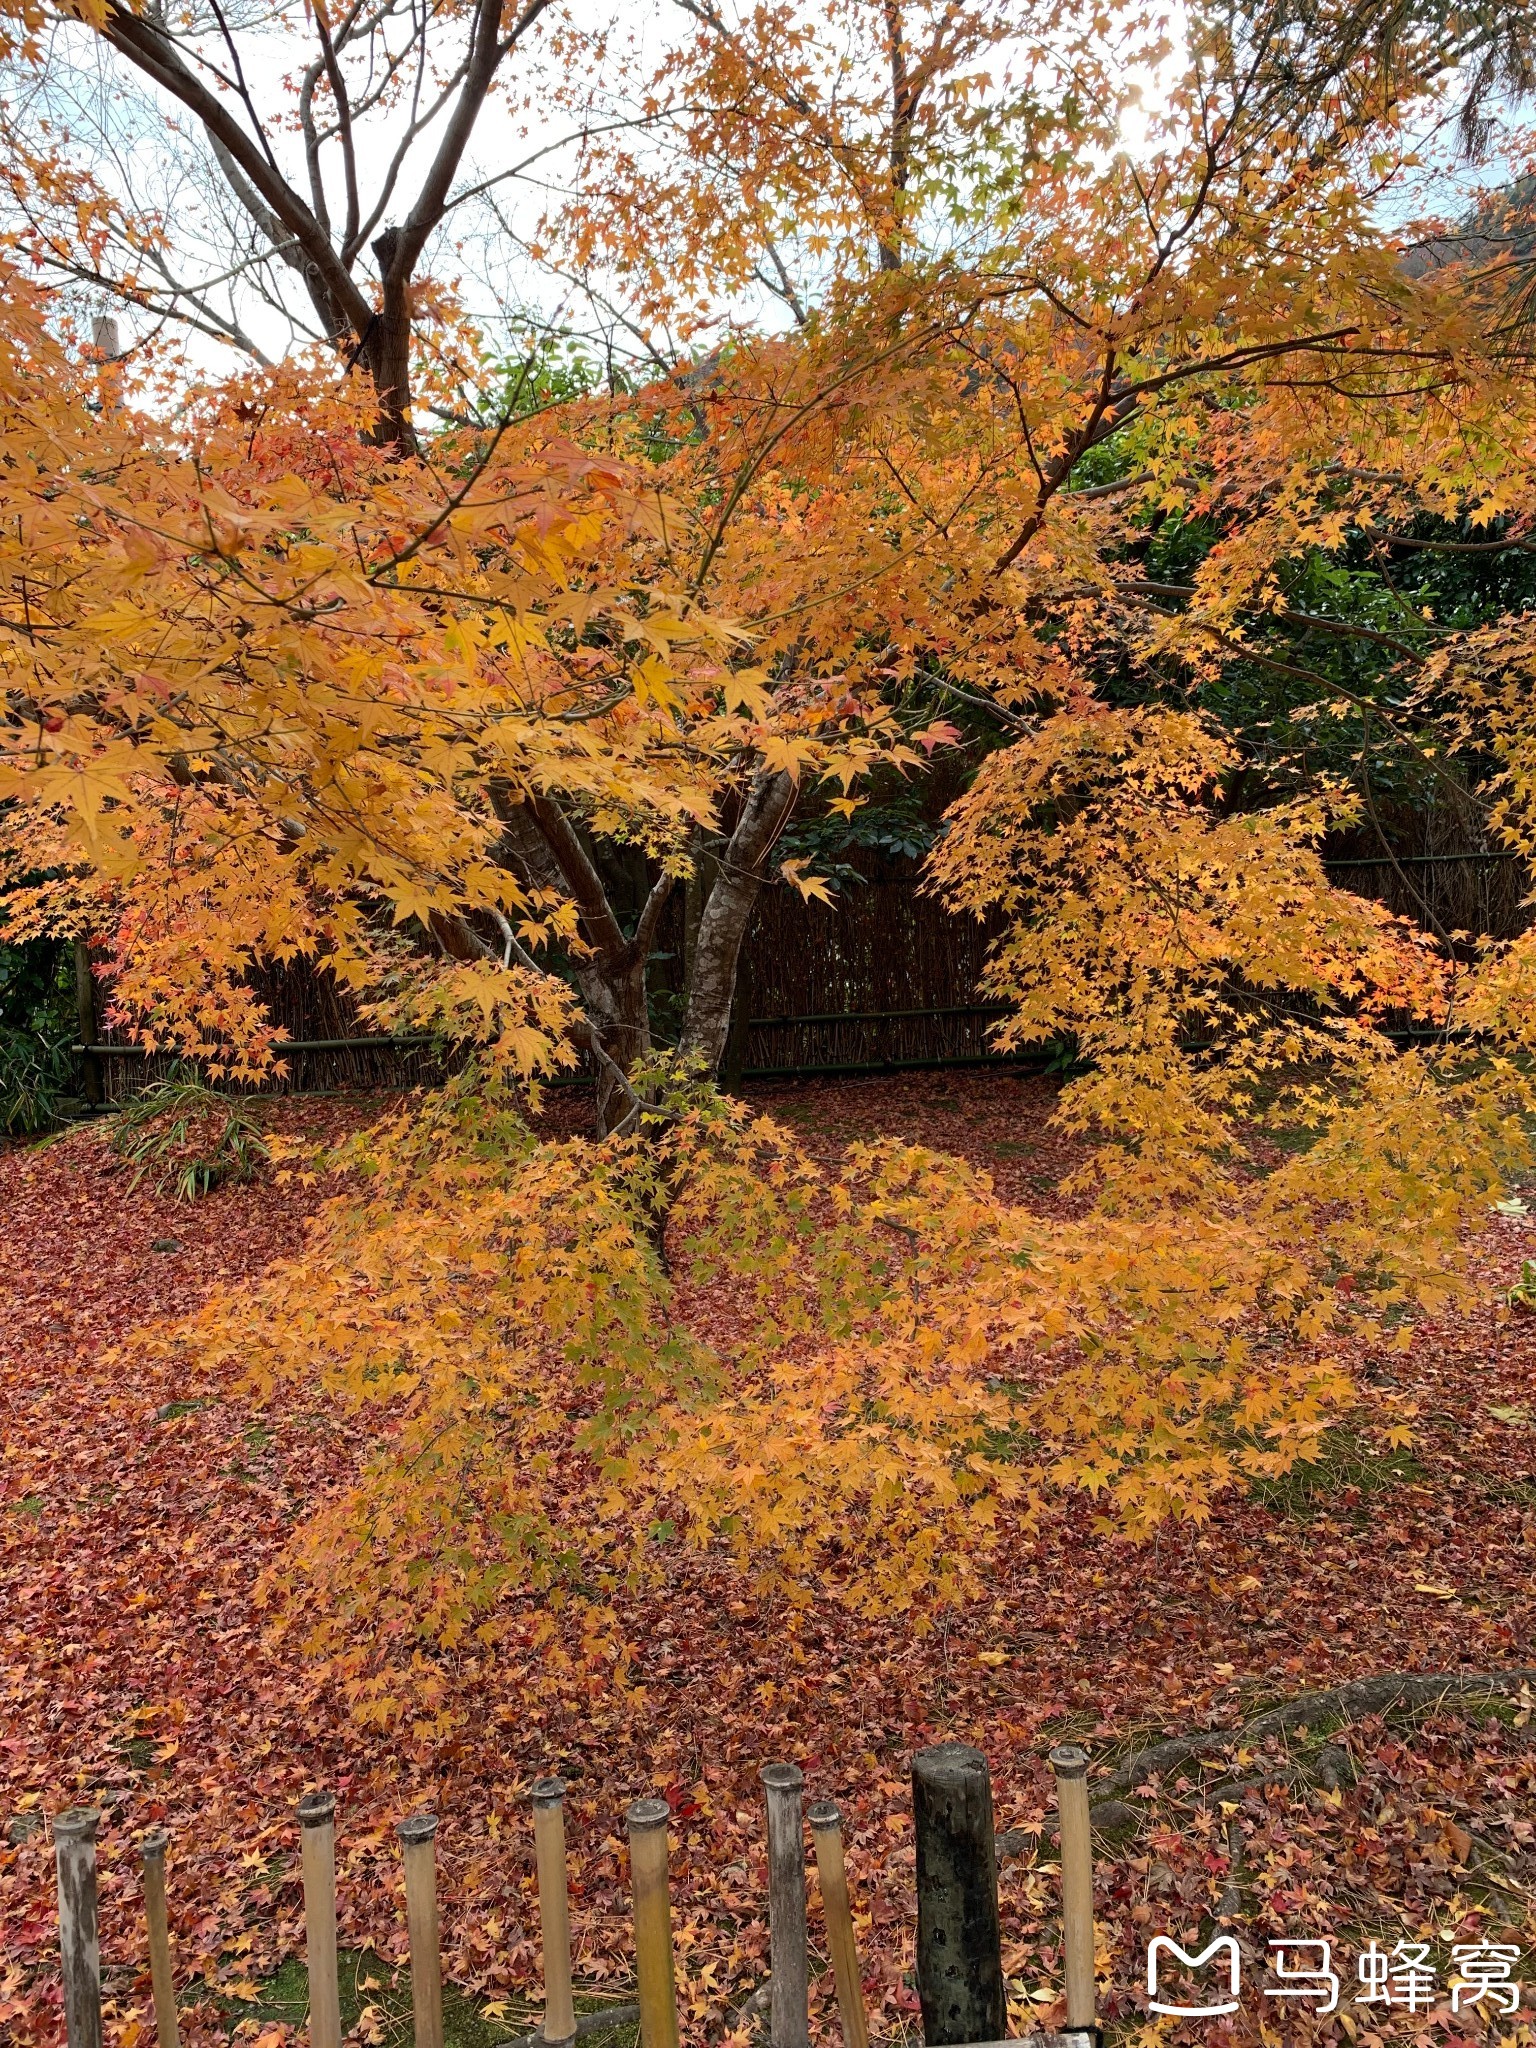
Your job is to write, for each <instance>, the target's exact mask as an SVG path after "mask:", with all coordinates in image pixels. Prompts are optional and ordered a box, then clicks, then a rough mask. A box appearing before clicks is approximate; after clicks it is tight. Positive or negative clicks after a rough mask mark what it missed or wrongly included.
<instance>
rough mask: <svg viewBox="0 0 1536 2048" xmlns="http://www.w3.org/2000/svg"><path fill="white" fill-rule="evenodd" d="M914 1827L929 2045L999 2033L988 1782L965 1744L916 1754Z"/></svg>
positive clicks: (921, 1986)
mask: <svg viewBox="0 0 1536 2048" xmlns="http://www.w3.org/2000/svg"><path fill="white" fill-rule="evenodd" d="M912 1818H913V1823H914V1827H915V1831H916V1835H917V1988H918V1995H919V1997H920V1998H921V2000H922V2006H923V2039H924V2040H925V2041H926V2042H927V2043H928V2048H943V2044H948V2043H953V2042H959V2041H1001V2040H1002V2038H1003V2036H1004V2035H1005V2033H1006V2032H1007V2030H1008V2007H1007V2003H1006V2000H1005V1999H1004V1996H1003V1937H1002V1928H1001V1925H1000V1922H999V1919H998V1911H997V1847H996V1842H995V1840H994V1837H993V1832H992V1780H991V1776H990V1774H989V1773H988V1770H987V1760H986V1758H985V1757H984V1756H983V1755H982V1753H981V1751H980V1750H979V1749H972V1748H971V1747H970V1746H969V1745H968V1744H966V1743H963V1742H944V1743H940V1744H939V1745H938V1747H937V1748H935V1749H924V1750H919V1752H918V1753H917V1755H916V1756H915V1757H914V1758H913V1759H912Z"/></svg>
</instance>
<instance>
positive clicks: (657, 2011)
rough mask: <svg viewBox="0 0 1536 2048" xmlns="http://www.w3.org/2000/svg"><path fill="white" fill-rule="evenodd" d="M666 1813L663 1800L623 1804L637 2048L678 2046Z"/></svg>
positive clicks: (665, 1804) (668, 1814)
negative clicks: (637, 1994) (626, 1817)
mask: <svg viewBox="0 0 1536 2048" xmlns="http://www.w3.org/2000/svg"><path fill="white" fill-rule="evenodd" d="M670 1817H671V1809H670V1808H669V1807H668V1805H667V1802H666V1801H665V1799H637V1800H636V1801H635V1803H634V1805H633V1806H632V1807H631V1808H630V1809H629V1882H630V1889H631V1891H632V1893H633V1896H634V1905H635V1975H636V1977H637V1978H638V1980H639V1985H640V2041H641V2048H678V2040H677V1979H676V1976H675V1975H674V1972H673V1965H672V1903H671V1900H670V1898H669V1896H668V1893H667V1822H668V1820H669V1819H670Z"/></svg>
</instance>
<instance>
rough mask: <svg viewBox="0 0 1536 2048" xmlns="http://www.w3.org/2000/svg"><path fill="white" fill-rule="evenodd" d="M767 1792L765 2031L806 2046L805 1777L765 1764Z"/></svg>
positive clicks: (778, 2042)
mask: <svg viewBox="0 0 1536 2048" xmlns="http://www.w3.org/2000/svg"><path fill="white" fill-rule="evenodd" d="M759 1776H760V1777H761V1778H762V1781H763V1789H764V1791H765V1792H766V1793H767V1795H768V1954H769V1970H770V1972H771V1978H772V1983H771V1988H770V1991H769V2006H768V2034H769V2039H770V2040H771V2042H772V2044H773V2048H809V2043H810V2038H811V2020H810V1984H809V1970H808V1965H807V1962H806V1953H805V1824H804V1822H803V1820H802V1819H801V1815H800V1800H801V1795H802V1793H803V1791H804V1788H805V1778H804V1776H803V1774H802V1773H801V1771H800V1770H799V1768H798V1767H797V1766H796V1765H794V1764H764V1765H763V1768H762V1770H761V1772H760V1773H759Z"/></svg>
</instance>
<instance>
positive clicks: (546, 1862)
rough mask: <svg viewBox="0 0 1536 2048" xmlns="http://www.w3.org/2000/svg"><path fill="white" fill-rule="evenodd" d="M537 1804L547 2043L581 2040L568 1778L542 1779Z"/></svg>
mask: <svg viewBox="0 0 1536 2048" xmlns="http://www.w3.org/2000/svg"><path fill="white" fill-rule="evenodd" d="M529 1796H530V1797H531V1798H532V1800H533V1847H534V1854H535V1856H536V1857H537V1859H538V1866H539V1935H540V1939H541V1941H542V1943H543V1948H544V2025H543V2028H542V2033H543V2037H544V2039H545V2040H546V2041H547V2042H549V2043H550V2044H551V2048H554V2044H556V2043H559V2044H561V2048H564V2044H565V2043H567V2042H570V2041H574V2040H575V2038H576V2006H575V2001H574V2000H573V1999H572V1997H571V1900H570V1889H569V1884H568V1881H567V1878H566V1870H565V1805H564V1801H565V1780H564V1779H563V1778H540V1779H539V1780H538V1781H537V1782H536V1783H535V1784H534V1786H533V1789H532V1791H531V1793H530V1795H529Z"/></svg>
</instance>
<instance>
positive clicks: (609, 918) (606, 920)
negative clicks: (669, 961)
mask: <svg viewBox="0 0 1536 2048" xmlns="http://www.w3.org/2000/svg"><path fill="white" fill-rule="evenodd" d="M492 801H493V802H494V804H495V806H496V814H497V816H498V817H499V818H500V819H501V823H502V851H503V854H504V856H506V857H507V858H508V863H509V865H510V866H511V867H512V868H513V870H514V872H519V873H521V875H522V876H523V878H524V879H525V880H526V881H527V882H529V883H531V884H532V885H533V886H534V887H535V888H541V889H552V890H555V891H558V893H559V894H560V895H562V896H568V897H570V898H572V899H573V900H574V902H575V905H576V908H577V911H578V913H579V914H580V918H581V935H582V938H583V939H584V940H585V941H586V944H587V946H588V948H589V949H590V950H589V951H588V952H587V953H586V954H584V955H583V956H582V957H581V958H579V959H576V960H573V961H572V962H571V975H572V978H573V979H574V981H575V983H576V986H577V988H578V990H579V991H580V993H581V1000H582V1007H583V1009H584V1010H585V1012H586V1017H587V1022H588V1024H589V1025H590V1026H591V1029H592V1032H593V1034H594V1038H595V1044H594V1045H593V1046H592V1048H591V1050H592V1051H593V1054H594V1058H595V1059H596V1061H597V1069H598V1071H597V1127H598V1132H599V1134H600V1135H602V1136H606V1135H607V1133H608V1132H609V1131H611V1130H613V1129H614V1128H615V1127H616V1126H617V1125H618V1124H620V1123H622V1122H623V1120H624V1118H625V1117H626V1116H627V1115H628V1114H629V1112H630V1111H631V1109H633V1107H634V1096H633V1094H632V1092H631V1091H630V1090H629V1089H628V1088H627V1087H626V1086H625V1077H626V1076H627V1075H628V1074H629V1072H630V1071H631V1069H632V1068H633V1067H634V1066H635V1065H636V1064H637V1063H638V1062H639V1061H641V1060H643V1059H644V1058H646V1056H647V1055H648V1054H649V1052H650V1050H651V1019H650V1004H649V1001H648V997H647V989H646V977H645V971H646V966H647V963H648V962H649V960H650V957H651V946H652V944H653V942H654V940H655V936H656V926H657V923H658V922H659V920H660V917H661V913H662V910H663V908H664V907H665V905H666V900H667V897H668V895H669V894H670V893H671V887H672V884H671V880H670V878H669V877H667V876H663V877H662V878H661V880H660V881H658V882H657V883H656V885H655V886H654V888H653V889H652V890H651V893H650V896H649V897H648V899H647V901H646V904H645V907H644V909H643V910H642V911H641V913H640V919H639V923H638V924H637V925H636V928H635V935H634V937H633V938H626V937H625V936H624V931H623V927H622V926H621V925H620V923H619V921H618V919H617V918H616V917H615V916H614V914H613V908H612V905H611V904H610V903H609V901H608V894H607V891H606V890H605V889H604V887H603V882H602V877H601V876H600V875H599V874H598V872H597V869H596V868H595V867H594V866H593V864H592V861H591V859H590V857H589V856H588V854H587V850H586V848H585V847H584V846H583V845H582V843H581V839H580V836H579V835H578V833H577V831H576V828H575V827H574V826H573V825H572V824H571V822H570V820H569V819H568V818H567V817H566V816H565V815H564V813H563V812H562V811H561V810H560V808H559V806H558V805H557V804H556V803H555V802H554V801H553V799H552V798H549V797H534V798H532V799H530V800H529V801H527V802H524V803H518V802H515V801H514V800H512V799H511V797H510V796H509V795H507V794H503V793H498V792H494V791H493V793H492Z"/></svg>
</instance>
